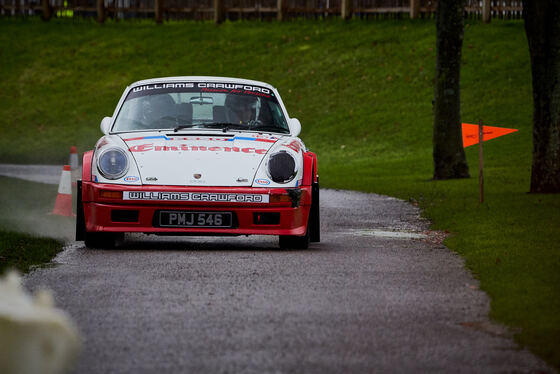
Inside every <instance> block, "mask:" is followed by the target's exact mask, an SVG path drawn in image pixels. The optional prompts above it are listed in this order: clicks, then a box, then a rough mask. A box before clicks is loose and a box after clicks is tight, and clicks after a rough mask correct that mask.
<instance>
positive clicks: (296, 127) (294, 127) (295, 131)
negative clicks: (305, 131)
mask: <svg viewBox="0 0 560 374" xmlns="http://www.w3.org/2000/svg"><path fill="white" fill-rule="evenodd" d="M300 132H301V123H300V122H299V119H297V118H290V133H291V134H292V136H298V135H299V133H300Z"/></svg>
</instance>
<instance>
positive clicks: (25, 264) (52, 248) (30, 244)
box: [0, 230, 62, 274]
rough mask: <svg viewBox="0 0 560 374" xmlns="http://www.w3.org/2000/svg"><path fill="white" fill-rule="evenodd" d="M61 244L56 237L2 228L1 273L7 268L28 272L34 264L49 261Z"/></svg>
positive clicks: (0, 240) (0, 236)
mask: <svg viewBox="0 0 560 374" xmlns="http://www.w3.org/2000/svg"><path fill="white" fill-rule="evenodd" d="M61 246H62V245H61V243H60V242H59V241H58V240H55V239H49V238H40V237H34V236H31V235H28V234H23V233H20V232H13V231H4V230H0V274H2V273H4V272H5V271H6V270H7V269H17V270H19V271H21V272H27V271H29V270H30V269H31V268H32V267H33V266H36V265H38V264H43V263H46V262H49V261H50V260H51V259H52V258H53V257H54V256H55V255H56V254H57V253H58V252H60V248H61Z"/></svg>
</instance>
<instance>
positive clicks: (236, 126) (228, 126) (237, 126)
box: [204, 122, 248, 132]
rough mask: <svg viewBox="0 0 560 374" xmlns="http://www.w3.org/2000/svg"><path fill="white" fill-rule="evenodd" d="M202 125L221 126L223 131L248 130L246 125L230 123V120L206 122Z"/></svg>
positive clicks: (209, 126)
mask: <svg viewBox="0 0 560 374" xmlns="http://www.w3.org/2000/svg"><path fill="white" fill-rule="evenodd" d="M204 127H208V128H222V129H223V130H222V131H223V132H228V131H229V130H232V129H235V130H248V127H247V125H241V124H238V123H231V122H214V123H206V124H204Z"/></svg>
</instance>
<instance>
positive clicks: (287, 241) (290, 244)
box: [279, 228, 309, 249]
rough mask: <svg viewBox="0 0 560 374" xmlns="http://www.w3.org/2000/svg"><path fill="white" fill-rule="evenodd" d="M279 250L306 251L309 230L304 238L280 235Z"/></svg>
mask: <svg viewBox="0 0 560 374" xmlns="http://www.w3.org/2000/svg"><path fill="white" fill-rule="evenodd" d="M279 243H280V248H282V249H307V248H309V228H307V230H306V231H305V235H304V236H293V235H280V238H279Z"/></svg>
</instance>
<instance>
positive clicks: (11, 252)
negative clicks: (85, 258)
mask: <svg viewBox="0 0 560 374" xmlns="http://www.w3.org/2000/svg"><path fill="white" fill-rule="evenodd" d="M0 186H1V187H0V191H1V194H0V274H1V273H3V272H4V271H5V270H7V269H10V268H14V269H18V270H20V271H22V272H27V271H29V269H30V268H31V267H32V266H34V265H40V264H43V263H45V262H49V261H50V260H51V259H52V258H53V257H54V256H55V255H56V254H57V253H58V252H59V251H60V250H61V249H62V245H63V241H64V240H67V239H70V238H71V237H72V235H73V220H72V219H71V218H67V217H60V216H55V215H50V214H49V212H51V211H52V209H53V207H54V201H55V199H56V195H57V186H55V185H47V184H41V183H32V182H26V181H21V180H18V179H13V178H7V177H0Z"/></svg>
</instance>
